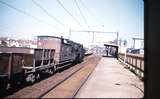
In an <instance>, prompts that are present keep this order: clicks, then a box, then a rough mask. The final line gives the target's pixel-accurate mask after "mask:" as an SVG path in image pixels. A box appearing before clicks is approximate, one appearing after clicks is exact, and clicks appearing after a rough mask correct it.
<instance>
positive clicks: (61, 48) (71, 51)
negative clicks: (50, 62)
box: [37, 36, 85, 69]
mask: <svg viewBox="0 0 160 99" xmlns="http://www.w3.org/2000/svg"><path fill="white" fill-rule="evenodd" d="M37 44H38V45H37V47H38V48H52V49H55V57H54V59H55V65H56V69H59V68H63V67H65V66H67V65H69V64H72V63H74V62H78V61H82V60H83V57H84V52H85V51H84V49H83V46H82V45H81V44H78V43H75V42H73V41H71V40H68V39H64V38H62V37H55V36H38V43H37Z"/></svg>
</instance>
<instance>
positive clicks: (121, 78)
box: [75, 57, 144, 98]
mask: <svg viewBox="0 0 160 99" xmlns="http://www.w3.org/2000/svg"><path fill="white" fill-rule="evenodd" d="M143 96H144V84H143V81H141V80H140V79H139V78H138V77H137V76H136V75H135V74H133V73H132V72H131V71H129V70H128V69H126V68H125V67H124V66H123V65H121V64H120V62H118V60H117V59H115V58H112V57H103V58H102V59H101V60H100V62H99V64H98V65H97V67H96V68H95V70H94V71H93V73H92V74H91V76H90V77H89V78H88V80H87V81H86V82H85V83H84V85H83V86H82V87H81V89H80V90H79V92H78V93H77V95H76V96H75V98H143Z"/></svg>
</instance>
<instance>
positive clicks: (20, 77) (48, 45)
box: [0, 36, 85, 90]
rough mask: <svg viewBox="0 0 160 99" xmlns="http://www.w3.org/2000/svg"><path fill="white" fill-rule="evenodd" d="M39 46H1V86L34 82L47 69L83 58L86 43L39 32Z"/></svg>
mask: <svg viewBox="0 0 160 99" xmlns="http://www.w3.org/2000/svg"><path fill="white" fill-rule="evenodd" d="M37 47H38V48H21V47H0V89H1V90H4V89H6V87H7V85H8V84H10V85H11V86H15V84H17V83H19V82H20V83H23V82H24V81H25V82H31V83H33V82H34V81H35V80H36V79H39V78H40V76H41V75H43V74H44V73H49V74H53V73H54V72H55V71H57V70H58V69H60V68H63V67H66V66H68V65H70V64H72V63H77V62H81V61H82V60H83V58H84V53H85V50H84V48H83V45H81V44H79V43H76V42H73V41H71V40H68V39H64V38H62V37H61V38H59V37H54V36H38V39H37Z"/></svg>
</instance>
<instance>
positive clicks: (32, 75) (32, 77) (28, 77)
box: [26, 73, 36, 83]
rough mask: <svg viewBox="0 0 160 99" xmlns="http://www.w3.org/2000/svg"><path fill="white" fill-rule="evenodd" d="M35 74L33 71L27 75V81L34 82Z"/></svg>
mask: <svg viewBox="0 0 160 99" xmlns="http://www.w3.org/2000/svg"><path fill="white" fill-rule="evenodd" d="M35 78H36V76H35V74H34V73H31V74H28V75H27V77H26V81H27V82H30V83H34V82H35Z"/></svg>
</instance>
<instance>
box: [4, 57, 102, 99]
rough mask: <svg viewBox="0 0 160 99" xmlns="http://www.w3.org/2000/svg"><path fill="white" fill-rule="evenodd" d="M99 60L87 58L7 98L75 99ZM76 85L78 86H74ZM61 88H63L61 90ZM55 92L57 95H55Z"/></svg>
mask: <svg viewBox="0 0 160 99" xmlns="http://www.w3.org/2000/svg"><path fill="white" fill-rule="evenodd" d="M99 60H100V57H97V56H93V55H91V56H87V57H85V59H84V61H83V62H82V63H81V64H78V65H75V66H73V67H70V68H68V69H66V70H64V71H63V72H59V73H56V74H55V75H53V76H51V77H49V78H47V79H45V80H42V81H40V82H38V83H35V84H34V85H31V86H27V87H25V88H23V89H21V90H19V91H17V92H15V93H13V94H10V95H8V96H6V98H46V97H60V96H61V97H74V96H75V95H76V93H77V92H78V90H79V88H80V87H81V86H82V85H83V83H84V82H85V80H87V78H88V77H89V75H90V74H91V71H93V67H95V66H96V64H97V63H98V62H99ZM93 64H94V66H93ZM91 67H92V69H91ZM87 68H88V69H87ZM85 70H86V71H85ZM87 70H88V71H89V70H90V72H88V71H87ZM84 71H85V72H84ZM81 74H83V77H82V76H79V77H78V75H81ZM75 78H76V79H77V80H76V79H75ZM78 79H79V81H78ZM82 79H83V80H82ZM75 81H77V82H75ZM75 84H78V85H77V86H74V85H75ZM69 87H70V88H69ZM71 87H72V88H71ZM59 88H61V90H60V89H59ZM67 88H68V89H69V90H72V91H69V93H68V94H67V95H65V94H64V90H66V89H67ZM73 89H74V90H73ZM62 91H63V95H62ZM53 92H54V93H56V94H54V93H53ZM58 92H59V93H58Z"/></svg>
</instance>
